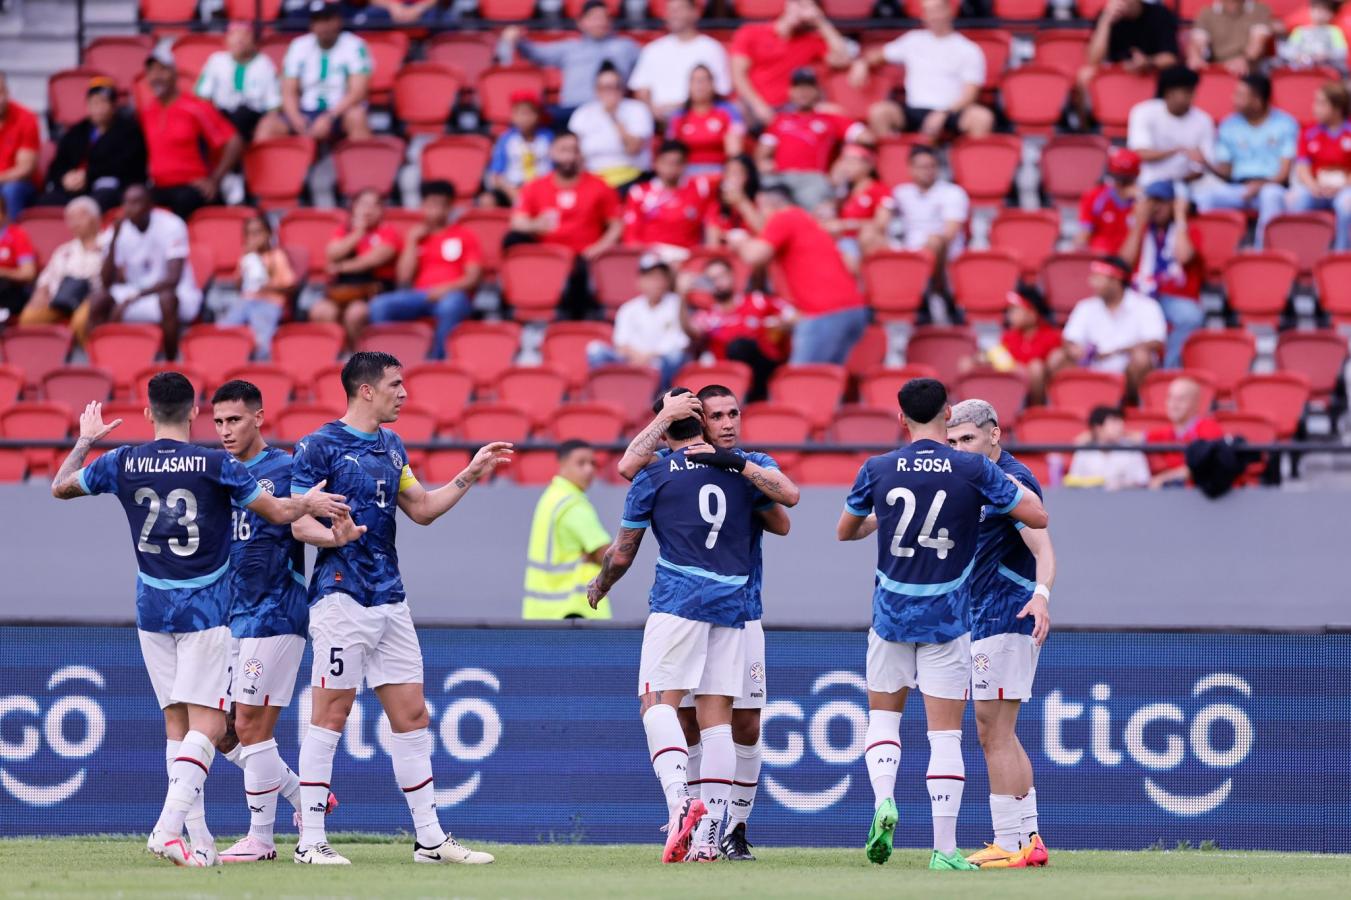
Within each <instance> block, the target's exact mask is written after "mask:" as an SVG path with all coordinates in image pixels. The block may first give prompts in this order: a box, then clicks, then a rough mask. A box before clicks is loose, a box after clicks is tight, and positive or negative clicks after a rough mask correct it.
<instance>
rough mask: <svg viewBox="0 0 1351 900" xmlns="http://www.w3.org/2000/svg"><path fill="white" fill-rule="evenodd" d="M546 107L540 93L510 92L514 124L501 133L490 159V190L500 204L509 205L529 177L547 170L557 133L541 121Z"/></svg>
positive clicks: (514, 200)
mask: <svg viewBox="0 0 1351 900" xmlns="http://www.w3.org/2000/svg"><path fill="white" fill-rule="evenodd" d="M542 115H543V108H542V104H541V102H540V98H539V95H538V94H534V93H531V92H530V91H516V92H515V93H513V94H512V95H511V127H510V128H508V129H507V130H506V131H504V132H502V134H501V135H499V136H498V138H497V142H496V143H495V144H493V155H492V156H491V157H490V158H489V159H488V172H487V176H488V190H490V191H491V192H492V194H493V199H494V200H495V201H496V202H497V203H498V204H499V205H501V206H507V207H510V206H511V205H512V204H513V203H515V202H516V194H517V192H518V191H519V190H520V189H521V185H523V184H525V183H526V182H527V181H531V180H533V179H535V178H538V177H539V176H541V175H546V174H548V172H549V170H550V167H551V165H552V164H551V163H550V162H549V145H550V144H552V143H553V140H554V133H553V131H551V130H550V129H548V128H544V127H542V126H541V125H540V120H541V118H542Z"/></svg>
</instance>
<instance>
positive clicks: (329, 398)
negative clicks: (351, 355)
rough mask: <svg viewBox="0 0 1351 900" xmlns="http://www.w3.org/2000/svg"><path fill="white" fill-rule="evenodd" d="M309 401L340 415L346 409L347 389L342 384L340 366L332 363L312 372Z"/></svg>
mask: <svg viewBox="0 0 1351 900" xmlns="http://www.w3.org/2000/svg"><path fill="white" fill-rule="evenodd" d="M309 387H310V402H311V403H313V404H314V405H316V406H322V407H324V408H325V409H331V410H333V413H334V415H341V414H342V412H343V411H344V410H345V409H347V389H346V388H345V387H343V385H342V366H340V365H338V364H337V363H334V364H333V365H331V366H324V367H323V368H322V369H320V370H319V371H318V372H316V373H314V380H313V381H311V382H310V386H309Z"/></svg>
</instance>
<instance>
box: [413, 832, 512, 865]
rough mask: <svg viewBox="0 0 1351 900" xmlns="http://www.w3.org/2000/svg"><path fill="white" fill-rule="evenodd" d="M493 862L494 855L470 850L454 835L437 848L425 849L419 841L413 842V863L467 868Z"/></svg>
mask: <svg viewBox="0 0 1351 900" xmlns="http://www.w3.org/2000/svg"><path fill="white" fill-rule="evenodd" d="M492 861H493V855H492V854H491V853H484V852H483V851H481V850H470V849H469V848H468V847H466V846H465V845H464V844H461V843H460V842H459V841H457V840H455V836H454V835H453V834H448V835H446V839H445V841H443V842H442V843H441V844H439V845H437V846H435V847H424V846H422V845H421V844H419V843H418V842H417V841H414V842H413V862H415V863H437V864H442V865H447V864H452V863H458V864H460V865H465V866H486V865H487V864H488V863H490V862H492Z"/></svg>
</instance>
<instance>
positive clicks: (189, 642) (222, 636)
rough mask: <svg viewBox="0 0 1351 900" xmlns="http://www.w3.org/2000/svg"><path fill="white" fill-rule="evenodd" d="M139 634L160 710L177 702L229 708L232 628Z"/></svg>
mask: <svg viewBox="0 0 1351 900" xmlns="http://www.w3.org/2000/svg"><path fill="white" fill-rule="evenodd" d="M136 634H137V636H138V637H139V638H140V639H141V656H142V657H144V659H145V670H146V671H147V672H149V673H150V686H151V687H153V688H154V689H155V699H156V700H157V701H159V706H160V709H164V708H165V707H166V706H172V705H173V704H175V703H191V704H193V705H195V706H207V707H210V708H211V709H222V710H223V709H226V708H227V707H228V706H229V705H230V642H231V640H233V639H232V638H231V637H230V629H229V628H227V627H225V626H224V625H221V626H219V627H216V628H208V629H206V630H205V631H187V632H182V633H177V634H168V633H165V632H161V631H140V630H138V631H137V632H136Z"/></svg>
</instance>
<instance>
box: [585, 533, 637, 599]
mask: <svg viewBox="0 0 1351 900" xmlns="http://www.w3.org/2000/svg"><path fill="white" fill-rule="evenodd" d="M646 531H647V529H645V528H620V529H619V536H618V537H616V538H615V542H614V543H613V544H611V545H610V549H609V550H606V551H605V558H604V559H602V560H601V563H600V574H599V575H597V576H596V577H595V578H593V579H592V580H591V583H590V584H589V585H587V586H586V599H587V602H588V603H590V604H591V608H592V609H595V608H596V607H597V606H599V605H600V601H601V600H603V599H604V598H605V595H606V594H608V593H610V589H611V588H613V587H614V586H615V584H616V582H618V581H619V579H621V578H623V577H624V573H625V572H627V571H628V570H629V566H631V565H633V560H634V557H636V556H637V555H638V546H639V545H640V544H641V543H642V542H643V535H644V534H645V533H646Z"/></svg>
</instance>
